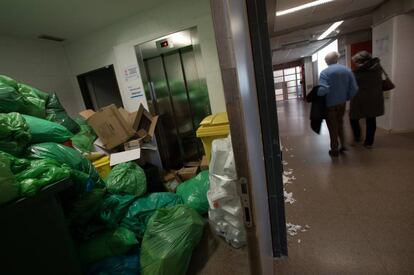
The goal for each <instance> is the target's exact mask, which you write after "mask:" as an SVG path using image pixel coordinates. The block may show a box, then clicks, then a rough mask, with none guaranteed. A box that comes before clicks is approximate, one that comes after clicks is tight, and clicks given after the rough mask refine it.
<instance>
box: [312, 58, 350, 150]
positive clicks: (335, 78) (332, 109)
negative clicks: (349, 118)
mask: <svg viewBox="0 0 414 275" xmlns="http://www.w3.org/2000/svg"><path fill="white" fill-rule="evenodd" d="M338 59H339V53H337V52H331V53H328V54H327V55H326V57H325V62H326V64H328V68H326V69H325V70H323V71H322V72H321V75H320V77H319V85H320V87H319V90H318V95H319V96H323V95H326V107H327V117H326V124H327V125H328V130H329V136H330V138H331V150H330V151H329V155H331V157H337V156H338V155H339V153H343V152H344V151H346V147H345V134H344V123H343V117H344V114H345V105H346V101H347V100H350V99H351V98H352V97H353V96H354V95H355V94H356V93H357V91H358V86H357V84H356V81H355V77H354V74H353V73H352V71H351V70H350V69H349V68H347V67H345V66H343V65H340V64H337V63H338ZM338 139H339V142H338ZM339 143H340V145H341V146H340V147H339Z"/></svg>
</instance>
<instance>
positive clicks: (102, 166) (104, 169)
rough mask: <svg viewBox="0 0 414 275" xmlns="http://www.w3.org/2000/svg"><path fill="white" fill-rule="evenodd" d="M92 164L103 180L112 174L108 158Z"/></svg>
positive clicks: (105, 157)
mask: <svg viewBox="0 0 414 275" xmlns="http://www.w3.org/2000/svg"><path fill="white" fill-rule="evenodd" d="M92 164H93V166H95V168H96V170H97V171H98V174H99V176H100V177H101V179H105V178H106V177H107V176H108V175H109V173H110V172H111V166H109V157H108V156H104V157H101V158H100V159H98V160H95V161H94V162H92Z"/></svg>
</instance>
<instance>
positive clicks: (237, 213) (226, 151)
mask: <svg viewBox="0 0 414 275" xmlns="http://www.w3.org/2000/svg"><path fill="white" fill-rule="evenodd" d="M211 154H212V158H211V162H210V189H209V190H208V192H207V197H208V202H209V205H210V210H209V211H208V216H209V220H210V224H211V226H212V228H213V229H214V231H215V232H216V233H217V234H218V235H220V236H222V237H224V238H225V239H226V241H227V242H228V243H229V244H231V245H232V246H233V247H235V248H240V247H242V246H244V245H246V232H245V229H244V222H243V216H242V215H243V214H242V206H241V201H240V197H239V195H238V191H237V184H238V182H237V173H236V168H235V164H234V155H233V148H232V145H231V138H230V136H229V137H228V138H225V139H216V140H214V141H213V145H212V152H211Z"/></svg>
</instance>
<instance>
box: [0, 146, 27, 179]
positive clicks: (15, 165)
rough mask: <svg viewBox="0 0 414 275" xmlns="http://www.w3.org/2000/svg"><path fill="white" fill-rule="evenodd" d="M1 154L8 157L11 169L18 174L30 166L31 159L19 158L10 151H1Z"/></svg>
mask: <svg viewBox="0 0 414 275" xmlns="http://www.w3.org/2000/svg"><path fill="white" fill-rule="evenodd" d="M0 156H2V157H4V158H6V159H7V160H8V161H9V163H10V170H11V171H12V173H13V174H17V173H19V172H21V171H23V170H25V169H26V168H27V167H29V166H30V160H27V159H21V158H17V157H15V156H13V155H11V154H9V153H6V152H2V151H0Z"/></svg>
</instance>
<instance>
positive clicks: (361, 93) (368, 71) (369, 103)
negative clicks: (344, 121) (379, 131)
mask: <svg viewBox="0 0 414 275" xmlns="http://www.w3.org/2000/svg"><path fill="white" fill-rule="evenodd" d="M354 75H355V78H356V81H357V83H358V86H359V90H358V93H357V94H356V95H355V96H354V97H353V98H352V99H351V108H350V110H349V116H350V118H351V119H360V118H366V117H377V116H382V115H383V114H384V96H383V91H382V69H381V65H380V62H379V59H378V58H373V59H371V60H369V61H368V62H366V63H365V64H364V65H362V66H361V67H358V68H357V69H355V70H354Z"/></svg>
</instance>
